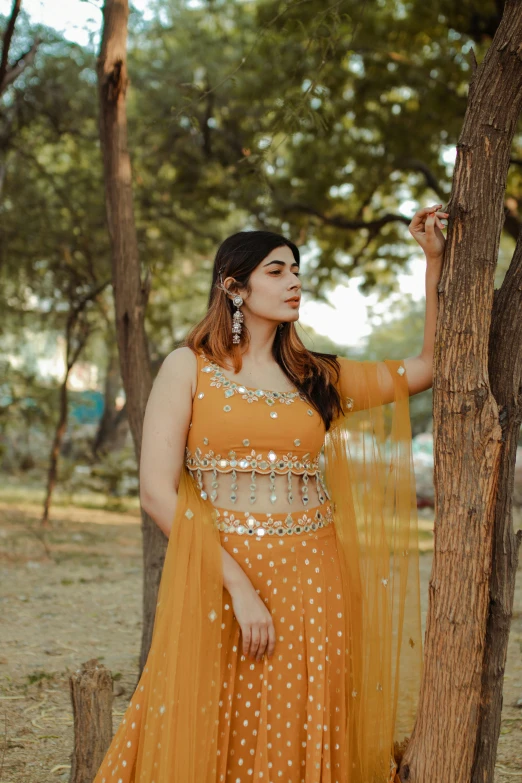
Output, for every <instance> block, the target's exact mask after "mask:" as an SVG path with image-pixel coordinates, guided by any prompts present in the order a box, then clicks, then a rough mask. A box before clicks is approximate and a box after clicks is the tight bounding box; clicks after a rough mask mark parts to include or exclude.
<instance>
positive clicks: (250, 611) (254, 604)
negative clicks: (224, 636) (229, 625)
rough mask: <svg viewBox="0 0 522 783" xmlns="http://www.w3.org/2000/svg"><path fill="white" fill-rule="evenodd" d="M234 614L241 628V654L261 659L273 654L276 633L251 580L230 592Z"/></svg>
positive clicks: (257, 659) (268, 613) (267, 611)
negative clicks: (265, 655)
mask: <svg viewBox="0 0 522 783" xmlns="http://www.w3.org/2000/svg"><path fill="white" fill-rule="evenodd" d="M230 597H231V598H232V607H233V609H234V615H235V617H236V620H237V621H238V623H239V627H240V628H241V636H242V644H243V655H250V656H251V657H252V658H255V660H256V661H261V660H262V658H263V655H264V654H265V653H266V654H267V655H268V657H269V658H271V657H272V655H273V654H274V649H275V642H276V634H275V628H274V622H273V620H272V615H271V614H270V612H269V610H268V609H267V607H266V605H265V603H264V602H263V600H262V599H261V598H260V597H259V595H258V594H257V593H256V591H255V589H254V586H253V585H252V582H250V580H248V582H244V583H242V584H240V585H238V586H237V587H236V588H234V589H233V590H232V592H231V593H230Z"/></svg>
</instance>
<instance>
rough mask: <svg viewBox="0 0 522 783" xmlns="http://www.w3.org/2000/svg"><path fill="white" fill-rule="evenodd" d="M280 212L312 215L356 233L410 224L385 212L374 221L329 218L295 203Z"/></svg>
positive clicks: (340, 217)
mask: <svg viewBox="0 0 522 783" xmlns="http://www.w3.org/2000/svg"><path fill="white" fill-rule="evenodd" d="M281 212H282V213H283V214H285V215H286V214H288V213H290V212H300V213H302V214H305V215H313V216H314V217H317V218H319V220H320V221H321V222H322V223H324V224H325V225H327V226H335V227H336V228H343V229H347V230H349V231H358V230H360V229H361V228H366V229H368V230H369V231H373V232H375V233H377V232H378V231H380V230H381V228H383V227H384V226H385V225H387V224H388V223H397V222H398V223H404V225H406V226H409V224H410V222H411V218H408V217H405V216H404V215H394V214H393V213H391V212H387V213H386V214H385V215H382V216H381V217H380V218H376V219H375V220H360V219H351V220H350V219H349V218H345V217H342V216H341V215H336V216H333V217H330V216H328V215H325V214H324V213H323V212H320V211H319V210H318V209H315V208H314V207H310V206H308V205H307V204H297V203H295V204H287V205H286V206H282V207H281Z"/></svg>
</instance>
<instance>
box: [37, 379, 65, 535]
mask: <svg viewBox="0 0 522 783" xmlns="http://www.w3.org/2000/svg"><path fill="white" fill-rule="evenodd" d="M68 380H69V370H68V369H67V371H66V373H65V378H64V379H63V381H62V385H61V386H60V402H59V412H58V422H57V424H56V429H55V431H54V438H53V443H52V446H51V453H50V455H49V467H48V468H47V488H46V493H45V500H44V506H43V513H42V519H41V524H42V525H43V526H44V527H48V526H49V512H50V510H51V500H52V496H53V492H54V489H55V487H56V481H57V477H58V459H59V457H60V449H61V446H62V441H63V436H64V435H65V433H66V431H67V414H68V395H67V382H68Z"/></svg>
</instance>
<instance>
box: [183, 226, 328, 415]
mask: <svg viewBox="0 0 522 783" xmlns="http://www.w3.org/2000/svg"><path fill="white" fill-rule="evenodd" d="M283 245H286V246H287V247H289V248H290V250H291V251H292V253H293V256H294V258H295V260H296V262H297V263H298V264H299V263H300V255H299V249H298V247H297V245H295V244H294V243H293V242H291V241H290V240H289V239H287V238H286V237H284V236H282V235H281V234H275V233H273V232H272V231H239V232H238V233H237V234H232V236H229V237H228V238H227V239H225V240H224V241H223V242H222V243H221V245H220V246H219V248H218V251H217V253H216V257H215V259H214V268H213V270H212V286H211V289H210V294H209V298H208V310H207V313H206V315H205V317H204V318H203V320H201V321H200V322H199V323H198V324H196V326H195V327H194V328H193V329H192V330H191V331H190V333H189V334H188V335H187V337H186V339H185V341H184V344H185V345H186V346H188V347H189V348H191V349H192V350H193V351H195V352H196V353H204V354H205V356H207V357H208V358H209V359H211V360H212V361H214V362H216V364H219V365H220V366H222V367H223V366H224V365H225V364H226V363H227V360H228V361H231V363H232V366H233V368H234V372H236V373H238V372H239V371H240V370H241V366H242V353H243V352H244V348H245V345H248V342H249V339H250V338H249V334H248V330H247V329H246V327H245V325H243V331H242V335H241V342H240V343H239V344H234V343H233V342H232V316H233V313H234V309H235V308H234V305H233V303H232V300H231V298H230V296H229V295H228V294H227V292H226V291H225V289H224V288H223V284H222V283H223V280H225V279H226V278H227V277H233V278H234V280H235V281H236V283H237V285H238V287H241V288H243V289H245V290H246V291H248V292H250V291H251V288H250V275H251V274H252V272H253V271H254V269H256V267H257V266H258V265H259V264H260V263H261V261H263V259H264V258H266V257H267V255H269V253H271V252H272V250H275V249H276V248H278V247H282V246H283ZM232 291H233V288H231V291H230V293H231V292H232ZM272 354H273V356H274V359H275V360H276V362H277V363H278V365H279V366H280V367H281V369H282V370H283V372H284V373H285V375H286V376H287V377H288V379H289V380H290V381H291V382H292V383H293V385H294V386H295V387H296V388H297V389H298V390H299V391H300V392H301V394H302V395H303V396H304V397H305V398H306V399H307V400H308V402H309V403H310V404H311V405H312V406H313V407H314V408H315V409H316V410H317V412H318V413H319V415H320V416H321V418H322V419H323V421H324V425H325V428H326V430H328V429H329V428H330V424H331V422H332V420H333V419H334V418H336V416H338V415H340V414H342V413H343V409H342V403H341V397H340V394H339V391H338V388H337V382H338V380H339V365H338V362H337V357H336V355H335V354H328V353H320V352H317V351H309V350H308V348H306V347H305V346H304V345H303V343H302V341H301V339H300V337H299V335H298V334H297V330H296V328H295V325H294V323H293V322H287V323H285V324H284V325H283V326H282V327H281V328H278V329H277V330H276V336H275V338H274V343H273V346H272Z"/></svg>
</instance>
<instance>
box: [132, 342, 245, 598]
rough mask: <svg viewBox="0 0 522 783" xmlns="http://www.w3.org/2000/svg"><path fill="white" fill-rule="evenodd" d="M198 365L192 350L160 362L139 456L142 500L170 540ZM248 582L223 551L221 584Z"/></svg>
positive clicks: (182, 350)
mask: <svg viewBox="0 0 522 783" xmlns="http://www.w3.org/2000/svg"><path fill="white" fill-rule="evenodd" d="M196 374H197V361H196V357H195V356H194V354H193V352H192V351H191V350H190V348H177V349H176V350H175V351H172V353H170V354H169V355H168V356H167V357H166V358H165V360H164V362H163V364H162V365H161V367H160V370H159V372H158V374H157V376H156V378H155V380H154V384H153V386H152V390H151V393H150V396H149V399H148V402H147V407H146V409H145V418H144V421H143V437H142V441H141V458H140V502H141V505H142V507H143V508H144V509H145V511H146V512H147V514H149V516H150V517H152V519H153V520H154V522H155V523H156V524H157V525H158V527H159V528H160V529H161V530H162V531H163V532H164V533H165V535H166V536H167V537H168V536H169V535H170V530H171V527H172V521H173V519H174V512H175V510H176V503H177V498H178V495H177V490H178V487H179V480H180V476H181V470H182V467H183V461H184V458H185V445H186V442H187V435H188V430H189V424H190V420H191V418H192V402H193V398H194V394H195V392H196V383H197V377H196ZM246 582H248V584H249V585H250V586H252V583H251V582H250V579H249V578H248V577H247V575H246V574H245V572H244V571H243V569H242V568H241V566H240V565H239V564H238V563H237V562H236V561H235V560H234V558H233V557H232V556H231V555H229V553H228V552H226V551H225V550H224V549H223V584H224V585H225V587H226V588H227V590H229V592H231V591H232V590H233V589H237V588H241V587H242V586H244V585H245V583H246Z"/></svg>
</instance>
